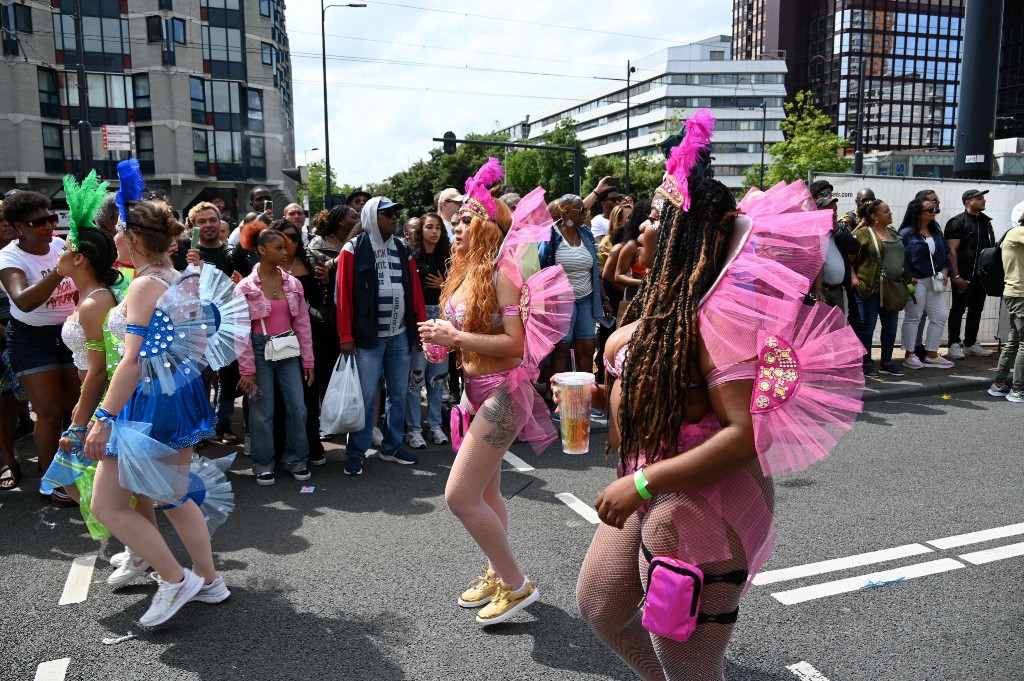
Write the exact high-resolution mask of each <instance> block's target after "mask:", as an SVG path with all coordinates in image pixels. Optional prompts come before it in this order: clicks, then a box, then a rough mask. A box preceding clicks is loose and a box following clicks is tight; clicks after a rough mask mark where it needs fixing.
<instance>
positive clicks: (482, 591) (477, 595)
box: [459, 565, 501, 608]
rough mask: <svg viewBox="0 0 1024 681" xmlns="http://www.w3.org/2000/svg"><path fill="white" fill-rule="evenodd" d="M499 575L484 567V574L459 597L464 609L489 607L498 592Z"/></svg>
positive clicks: (471, 583)
mask: <svg viewBox="0 0 1024 681" xmlns="http://www.w3.org/2000/svg"><path fill="white" fill-rule="evenodd" d="M499 581H501V580H499V579H498V573H497V572H495V571H494V570H492V569H490V568H489V567H487V566H486V565H485V566H484V573H483V574H482V575H480V576H479V577H477V578H476V579H474V580H473V581H472V582H470V583H469V588H468V589H466V590H465V591H463V592H462V595H461V596H459V605H460V606H462V607H463V608H479V607H480V606H481V605H487V604H488V603H490V601H491V597H492V596H494V592H495V591H497V590H498V582H499Z"/></svg>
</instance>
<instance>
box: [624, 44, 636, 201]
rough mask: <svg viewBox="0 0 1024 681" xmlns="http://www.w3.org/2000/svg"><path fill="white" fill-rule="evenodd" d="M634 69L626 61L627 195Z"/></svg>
mask: <svg viewBox="0 0 1024 681" xmlns="http://www.w3.org/2000/svg"><path fill="white" fill-rule="evenodd" d="M634 73H636V67H635V66H633V65H631V64H630V62H629V60H628V59H627V60H626V193H627V194H629V83H630V76H632V75H633V74H634Z"/></svg>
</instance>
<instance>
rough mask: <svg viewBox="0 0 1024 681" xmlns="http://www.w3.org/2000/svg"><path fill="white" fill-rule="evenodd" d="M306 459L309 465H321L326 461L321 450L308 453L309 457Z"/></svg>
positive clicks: (325, 456)
mask: <svg viewBox="0 0 1024 681" xmlns="http://www.w3.org/2000/svg"><path fill="white" fill-rule="evenodd" d="M306 461H307V462H308V463H309V465H310V466H323V465H324V464H325V463H327V455H326V454H324V453H323V452H318V453H316V454H310V455H309V458H308V459H307V460H306Z"/></svg>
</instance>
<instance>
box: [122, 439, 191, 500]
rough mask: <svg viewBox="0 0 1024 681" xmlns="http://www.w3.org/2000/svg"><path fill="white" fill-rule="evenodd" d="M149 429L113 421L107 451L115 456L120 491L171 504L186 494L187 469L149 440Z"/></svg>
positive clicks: (167, 449)
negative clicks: (109, 449)
mask: <svg viewBox="0 0 1024 681" xmlns="http://www.w3.org/2000/svg"><path fill="white" fill-rule="evenodd" d="M151 428H152V426H151V425H150V424H148V423H138V422H135V421H115V422H114V424H113V432H112V433H111V435H110V443H111V444H110V447H111V449H112V451H114V452H116V454H117V474H118V481H119V482H120V484H121V487H123V488H125V489H127V490H130V491H132V492H135V493H136V494H142V495H145V496H147V497H150V498H152V499H154V500H156V501H159V502H161V503H164V504H175V503H177V502H178V501H179V500H180V499H181V498H182V497H184V496H185V495H186V494H187V493H188V488H189V476H188V466H182V465H179V464H178V459H179V454H178V451H177V450H176V449H171V448H170V447H168V446H167V445H165V444H163V443H162V442H158V441H157V440H154V439H153V438H151V437H149V435H148V433H149V431H150V429H151Z"/></svg>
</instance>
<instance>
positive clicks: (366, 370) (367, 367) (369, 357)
mask: <svg viewBox="0 0 1024 681" xmlns="http://www.w3.org/2000/svg"><path fill="white" fill-rule="evenodd" d="M409 361H410V352H409V336H407V335H406V334H405V332H402V333H400V334H398V335H395V336H391V337H390V338H378V339H377V347H375V348H357V349H356V366H357V367H358V368H359V384H360V386H361V387H362V389H363V406H364V407H365V408H366V421H365V423H364V425H363V429H362V430H360V431H359V432H356V433H352V434H351V435H349V437H348V448H347V452H348V455H349V456H350V457H354V456H358V457H360V458H362V457H363V456H364V455H365V454H366V450H367V449H369V448H370V441H371V438H372V437H373V427H374V426H375V425H377V424H376V423H374V421H373V405H374V403H376V401H377V385H378V384H379V383H380V379H381V377H382V376H383V378H384V386H385V388H386V389H387V407H386V409H385V413H384V423H385V426H384V444H382V445H381V451H382V452H386V453H389V454H390V453H391V452H395V451H398V450H399V449H401V447H402V426H403V425H404V422H405V401H406V396H407V395H408V394H409Z"/></svg>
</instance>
